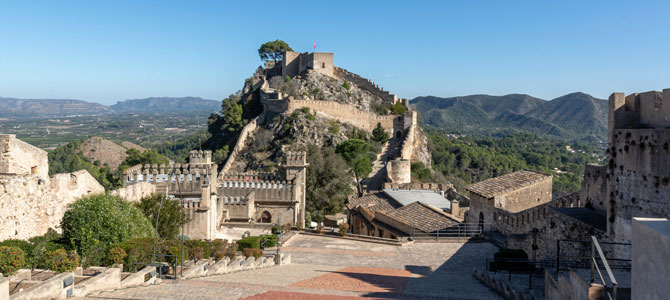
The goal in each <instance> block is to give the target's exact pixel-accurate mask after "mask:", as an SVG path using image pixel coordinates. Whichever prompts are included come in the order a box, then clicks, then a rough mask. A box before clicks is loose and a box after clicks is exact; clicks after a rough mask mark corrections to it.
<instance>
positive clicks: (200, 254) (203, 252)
mask: <svg viewBox="0 0 670 300" xmlns="http://www.w3.org/2000/svg"><path fill="white" fill-rule="evenodd" d="M184 247H187V248H188V249H189V253H191V256H190V257H191V258H195V259H203V258H209V257H210V256H212V245H210V243H209V241H201V240H190V241H186V242H184Z"/></svg>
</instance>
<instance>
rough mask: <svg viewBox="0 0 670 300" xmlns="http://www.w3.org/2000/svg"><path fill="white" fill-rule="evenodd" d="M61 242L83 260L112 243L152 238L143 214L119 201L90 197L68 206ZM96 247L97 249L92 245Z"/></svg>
mask: <svg viewBox="0 0 670 300" xmlns="http://www.w3.org/2000/svg"><path fill="white" fill-rule="evenodd" d="M61 227H62V228H63V238H64V239H65V240H68V241H70V242H71V243H72V246H73V247H74V248H75V249H77V250H78V251H79V252H81V253H82V254H83V255H84V256H89V255H92V254H93V253H91V251H97V249H96V248H92V246H96V247H103V248H106V247H107V246H109V245H112V244H114V243H118V242H123V241H125V240H130V239H133V238H139V237H151V236H152V233H153V230H152V228H151V223H150V222H149V220H147V218H146V217H145V216H144V214H142V212H141V211H140V210H139V209H138V208H136V207H135V206H134V205H132V204H131V203H130V202H127V201H125V200H123V199H122V198H121V197H118V196H112V195H109V194H106V195H93V196H88V197H84V198H81V199H79V200H77V201H75V202H74V203H72V204H70V205H68V210H67V211H66V212H65V214H64V216H63V220H62V221H61ZM93 244H97V245H93Z"/></svg>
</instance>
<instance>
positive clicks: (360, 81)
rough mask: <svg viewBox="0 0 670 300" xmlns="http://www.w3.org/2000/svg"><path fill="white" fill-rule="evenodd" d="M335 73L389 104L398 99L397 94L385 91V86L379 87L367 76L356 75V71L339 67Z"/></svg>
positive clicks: (335, 69)
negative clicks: (352, 71)
mask: <svg viewBox="0 0 670 300" xmlns="http://www.w3.org/2000/svg"><path fill="white" fill-rule="evenodd" d="M334 74H335V76H337V77H340V78H342V79H345V80H347V81H349V82H351V83H353V84H355V85H356V86H358V87H359V88H361V89H364V90H366V91H368V92H370V93H371V94H373V95H375V96H377V97H379V98H381V99H382V100H383V101H384V102H386V103H387V104H393V103H396V102H397V101H398V96H396V95H395V94H391V93H390V92H389V91H385V90H384V89H383V88H381V87H379V85H378V84H376V83H374V82H372V81H371V80H369V79H367V78H363V77H362V76H360V75H356V74H354V73H351V72H349V71H347V70H345V69H342V68H338V67H335V68H334ZM406 107H408V106H406Z"/></svg>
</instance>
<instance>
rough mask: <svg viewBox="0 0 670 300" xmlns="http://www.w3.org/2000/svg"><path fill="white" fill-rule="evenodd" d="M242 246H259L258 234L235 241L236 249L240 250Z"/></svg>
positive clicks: (259, 238)
mask: <svg viewBox="0 0 670 300" xmlns="http://www.w3.org/2000/svg"><path fill="white" fill-rule="evenodd" d="M244 248H259V249H260V248H261V237H260V236H248V237H245V238H243V239H241V240H238V241H237V249H238V250H242V249H244Z"/></svg>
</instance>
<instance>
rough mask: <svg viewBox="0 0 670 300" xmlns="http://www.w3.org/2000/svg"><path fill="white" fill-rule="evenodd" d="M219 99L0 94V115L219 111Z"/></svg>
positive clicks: (39, 115)
mask: <svg viewBox="0 0 670 300" xmlns="http://www.w3.org/2000/svg"><path fill="white" fill-rule="evenodd" d="M220 108H221V102H220V101H215V100H208V99H202V98H199V97H179V98H174V97H151V98H146V99H131V100H125V101H119V102H117V103H116V104H114V105H112V106H105V105H102V104H99V103H93V102H88V101H83V100H73V99H17V98H2V97H0V116H7V117H43V116H64V115H98V114H113V113H148V114H153V113H170V112H192V111H209V112H214V111H218V110H219V109H220Z"/></svg>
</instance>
